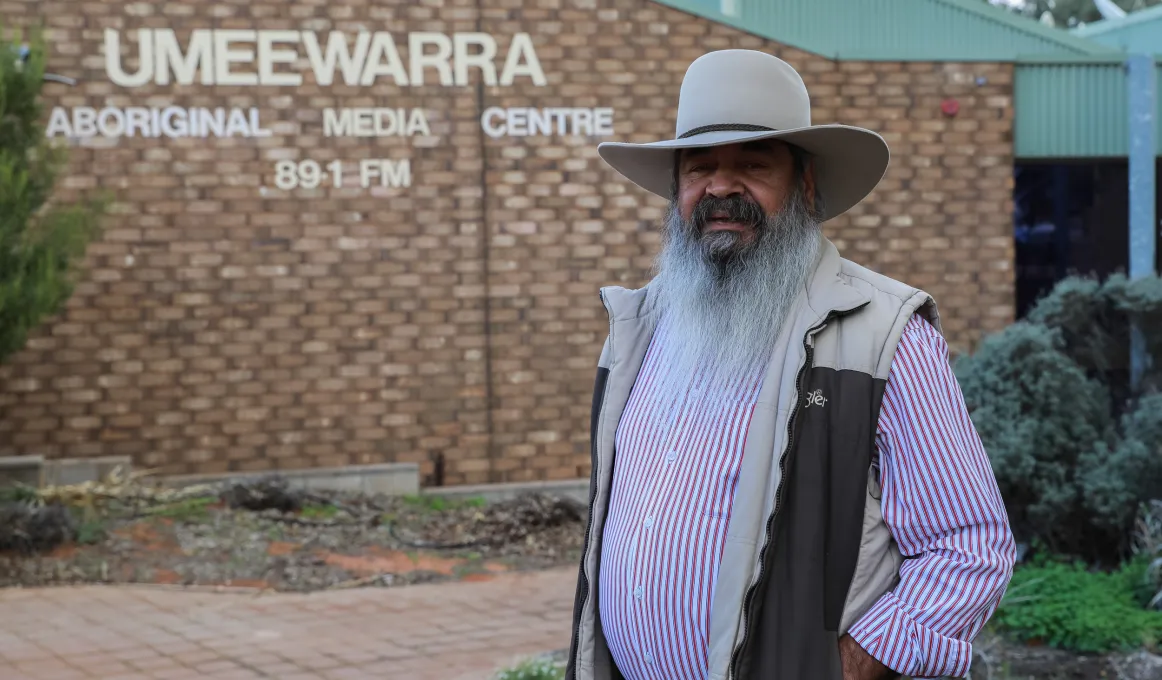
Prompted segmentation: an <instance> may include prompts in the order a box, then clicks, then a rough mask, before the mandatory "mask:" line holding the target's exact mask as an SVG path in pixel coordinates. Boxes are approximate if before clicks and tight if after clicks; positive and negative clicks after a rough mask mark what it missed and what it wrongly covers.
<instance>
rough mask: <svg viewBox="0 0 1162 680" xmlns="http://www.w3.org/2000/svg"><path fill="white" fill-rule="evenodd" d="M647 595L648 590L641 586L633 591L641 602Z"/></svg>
mask: <svg viewBox="0 0 1162 680" xmlns="http://www.w3.org/2000/svg"><path fill="white" fill-rule="evenodd" d="M645 593H646V589H645V588H642V587H641V586H638V587H636V588H634V589H633V596H634V597H635V598H637V599H639V600H640V599H642V595H645Z"/></svg>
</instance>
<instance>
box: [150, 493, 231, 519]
mask: <svg viewBox="0 0 1162 680" xmlns="http://www.w3.org/2000/svg"><path fill="white" fill-rule="evenodd" d="M217 502H218V498H216V497H214V496H200V497H194V498H185V499H182V500H178V501H174V502H172V503H166V504H165V505H160V506H157V507H154V508H148V509H146V510H145V514H146V515H149V516H151V517H164V518H166V519H172V520H174V521H176V522H187V523H194V522H202V521H205V520H207V519H209V517H210V506H212V505H214V504H215V503H217Z"/></svg>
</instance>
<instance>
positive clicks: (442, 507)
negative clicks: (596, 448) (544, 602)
mask: <svg viewBox="0 0 1162 680" xmlns="http://www.w3.org/2000/svg"><path fill="white" fill-rule="evenodd" d="M107 500H110V499H107ZM584 510H585V509H584V508H581V507H578V506H577V505H576V504H573V503H570V502H568V501H563V500H557V499H553V498H549V497H546V496H539V495H529V496H525V497H522V498H519V499H515V500H512V501H507V502H500V503H493V504H486V503H484V502H483V501H461V502H451V501H446V500H444V499H442V498H437V497H418V498H388V497H366V496H358V495H351V494H346V495H345V494H319V493H311V494H302V493H296V492H289V491H287V490H286V489H285V488H282V487H280V486H279V485H277V484H274V485H268V486H267V487H266V488H263V487H261V486H259V487H254V486H251V487H244V486H235V487H221V488H218V489H214V490H212V491H210V490H208V491H207V492H206V493H204V494H201V495H192V496H188V497H181V498H179V499H177V500H170V501H168V502H166V501H163V502H153V501H144V502H142V501H140V499H137V500H135V501H133V502H122V501H119V500H118V499H111V500H110V502H106V503H103V504H101V506H100V507H97V508H95V509H90V510H89V511H87V512H86V511H84V510H76V509H74V511H73V512H72V513H71V516H72V518H71V520H69V523H70V525H71V526H70V527H67V528H66V529H63V530H60V532H61V533H62V534H63V535H64V540H63V541H57V540H53V538H55V537H50V538H49V539H46V541H47V542H49V543H54V544H55V545H51V546H48V545H45V544H44V543H43V542H41V543H38V542H37V540H36V539H37V536H36V532H37V531H40V532H44V533H46V534H47V533H51V532H52V531H54V530H58V529H57V528H55V527H53V526H45V525H50V524H51V522H49V520H47V519H45V520H41V521H40V522H29V523H28V524H29V527H28V528H26V529H25V530H24V531H23V535H21V536H15V537H13V536H8V537H7V540H4V539H5V537H4V536H0V547H4V548H7V550H3V551H0V587H19V586H39V585H52V584H66V583H152V584H180V585H198V586H232V587H257V588H266V589H273V590H279V591H298V592H306V591H314V590H321V589H325V588H337V587H362V586H380V587H385V586H399V585H407V584H411V583H419V582H431V581H438V580H473V579H487V578H489V577H490V576H491V575H494V574H497V573H501V572H506V571H513V570H527V569H543V568H548V567H555V566H563V565H567V564H575V563H576V560H577V559H578V557H579V554H580V549H581V541H582V534H583V532H584V526H583V513H584ZM54 519H55V517H54ZM17 533H20V532H19V531H17Z"/></svg>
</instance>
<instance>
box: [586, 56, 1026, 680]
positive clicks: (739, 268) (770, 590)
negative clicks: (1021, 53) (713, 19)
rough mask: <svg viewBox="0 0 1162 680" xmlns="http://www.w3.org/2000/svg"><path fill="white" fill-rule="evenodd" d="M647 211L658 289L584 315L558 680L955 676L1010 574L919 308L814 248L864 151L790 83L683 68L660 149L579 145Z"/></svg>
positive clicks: (978, 468)
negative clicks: (584, 454) (576, 480)
mask: <svg viewBox="0 0 1162 680" xmlns="http://www.w3.org/2000/svg"><path fill="white" fill-rule="evenodd" d="M599 151H600V153H601V155H602V157H603V158H604V159H605V160H606V161H607V162H608V163H610V164H611V165H612V166H613V167H614V168H615V169H617V170H618V171H619V172H621V173H622V174H624V175H625V176H626V177H628V178H629V179H631V180H632V181H634V182H635V183H637V184H638V185H640V186H642V187H643V188H645V189H647V190H649V191H652V192H653V193H656V194H658V195H661V196H663V197H667V198H670V199H671V201H672V209H671V211H670V214H669V216H668V217H667V219H666V222H665V225H664V239H663V244H662V251H661V253H660V255H659V257H658V263H657V264H658V266H657V275H656V277H655V278H654V279H653V281H652V282H651V283H650V284H649V285H648V286H647V287H646V288H643V289H642V290H636V291H630V290H625V289H621V288H606V289H603V290H602V300H603V302H604V304H605V306H606V308H607V310H608V312H609V316H610V327H609V336H608V338H607V340H606V342H605V347H604V350H603V352H602V355H601V359H600V362H599V370H598V378H597V385H596V390H595V394H594V404H593V419H592V426H591V427H592V431H591V433H592V439H593V477H592V483H591V491H590V493H591V505H590V518H589V527H588V529H587V536H586V542H585V551H584V556H583V557H582V561H581V569H580V575H579V581H578V588H577V600H576V605H575V611H574V619H575V623H574V630H573V642H572V648H571V654H570V659H569V668H568V677H569V678H570V679H572V680H615V679H621V678H625V679H628V680H707V679H709V680H723V679H726V678H731V679H738V680H743V679H747V680H749V679H752V678H753V679H756V680H758V679H762V680H840V679H842V680H878V679H879V678H893V677H898V676H899V674H906V675H909V676H913V677H941V676H964V675H966V674H967V673H968V670H969V666H970V663H971V660H972V645H971V642H972V640H973V638H974V637H975V635H976V634H977V633H978V632H979V631H980V630H981V628H982V627H983V625H984V624H985V622H986V621H987V620H988V618H989V616H991V615H992V613H993V611H995V608H996V606H997V604H998V602H999V600H1000V598H1001V596H1002V594H1003V592H1004V589H1005V587H1006V585H1007V583H1008V580H1009V577H1010V575H1011V573H1012V567H1013V562H1014V558H1015V550H1014V543H1013V538H1012V534H1011V532H1010V530H1009V526H1008V518H1007V516H1006V514H1005V509H1004V505H1003V503H1002V501H1001V498H1000V495H999V493H998V490H997V485H996V481H995V478H994V477H993V473H992V470H991V468H990V465H989V461H988V458H987V456H986V454H985V452H984V450H983V448H982V446H981V443H980V439H979V438H978V436H977V434H976V431H975V430H974V428H973V426H972V423H971V421H970V420H969V417H968V414H967V413H966V411H965V406H964V402H963V398H962V395H961V393H960V389H959V386H958V385H957V383H956V380H955V378H954V377H953V374H952V372H951V370H950V368H949V364H948V349H947V345H946V344H945V341H944V340H943V338H942V336H941V334H940V321H939V317H938V315H937V313H936V307H935V304H934V303H933V301H932V300H931V298H930V297H929V296H928V295H927V294H925V293H923V292H922V291H919V290H915V289H913V288H910V287H908V286H906V285H905V284H903V283H900V282H897V281H893V280H891V279H888V278H886V277H884V276H881V275H878V274H875V273H873V272H871V271H869V270H867V269H864V268H862V267H860V266H858V265H855V264H853V263H851V262H848V261H846V260H843V259H841V258H840V256H839V254H838V252H837V251H836V249H835V247H834V246H833V245H832V244H831V243H830V242H829V241H827V240H826V239H825V238H824V237H823V236H822V234H821V231H820V227H819V225H820V223H821V222H822V221H824V220H826V219H829V218H831V217H834V216H836V215H839V214H840V213H843V212H844V211H846V210H847V209H848V208H850V207H851V206H852V205H855V204H856V203H858V202H859V201H860V200H862V199H863V198H864V197H865V196H866V195H867V194H868V193H870V192H871V190H872V189H873V188H874V187H875V185H876V184H877V183H878V182H879V180H880V179H881V178H882V176H883V174H884V172H885V170H886V168H887V164H888V150H887V146H886V144H885V142H884V141H883V139H882V138H880V137H879V136H878V135H876V134H875V133H873V132H870V131H867V130H862V129H858V128H853V127H847V126H842V125H820V126H812V125H811V120H810V103H809V100H808V95H807V90H806V88H805V86H804V85H803V81H802V79H801V78H800V77H799V74H798V73H796V72H795V71H794V69H792V68H791V67H790V66H789V65H788V64H786V63H784V62H783V61H781V60H779V59H776V58H774V57H772V56H769V55H766V54H763V53H760V52H752V51H746V50H725V51H720V52H713V53H710V54H708V55H705V56H703V57H701V58H699V59H698V60H696V61H695V62H694V63H693V64H692V65H691V66H690V68H689V70H688V71H687V73H686V76H685V79H684V80H683V83H682V88H681V93H680V95H679V103H678V115H677V135H676V139H674V140H669V141H663V142H657V143H652V144H643V145H636V144H620V143H618V144H602V145H601V146H600V147H599Z"/></svg>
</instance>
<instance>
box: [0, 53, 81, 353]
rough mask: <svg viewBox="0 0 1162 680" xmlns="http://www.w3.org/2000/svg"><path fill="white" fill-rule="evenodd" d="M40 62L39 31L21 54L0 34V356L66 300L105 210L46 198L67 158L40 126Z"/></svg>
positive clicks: (21, 341)
mask: <svg viewBox="0 0 1162 680" xmlns="http://www.w3.org/2000/svg"><path fill="white" fill-rule="evenodd" d="M22 55H26V57H23V56H22ZM44 64H45V51H44V42H43V40H42V39H41V38H40V36H34V39H33V41H32V44H31V45H30V49H28V50H27V51H25V50H22V49H20V48H19V47H18V46H17V45H16V44H15V43H14V42H13V41H10V40H7V39H5V37H4V36H3V35H0V361H3V360H4V359H5V358H6V357H7V356H8V355H10V354H12V353H13V352H15V351H17V350H19V349H20V348H21V347H23V346H24V342H25V340H26V338H27V335H28V331H29V330H31V329H32V328H34V327H35V326H36V325H37V324H38V323H39V322H40V321H41V320H42V319H44V318H45V317H47V316H50V315H52V314H55V313H56V312H58V311H59V310H60V308H61V306H62V305H63V304H64V302H65V301H66V300H67V299H68V297H69V295H70V294H71V292H72V276H71V272H72V270H73V269H74V267H75V264H76V262H77V260H78V259H79V258H80V257H81V256H82V255H83V254H84V252H85V247H86V245H87V244H88V242H89V240H90V239H91V238H92V237H93V235H94V234H95V233H96V230H97V222H98V219H99V217H100V215H101V213H102V212H103V210H104V201H103V200H96V201H93V202H90V203H85V204H80V205H59V204H55V203H53V202H52V201H51V200H50V198H51V195H52V190H53V187H54V185H55V183H56V179H57V177H58V176H59V174H60V172H61V171H62V170H63V169H64V165H65V162H66V158H65V153H64V149H62V148H60V147H58V146H55V145H53V144H51V143H50V142H49V140H48V139H47V138H46V137H45V134H44V129H43V126H42V118H43V116H42V114H43V108H42V106H41V103H40V88H41V85H42V82H43V75H44Z"/></svg>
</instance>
